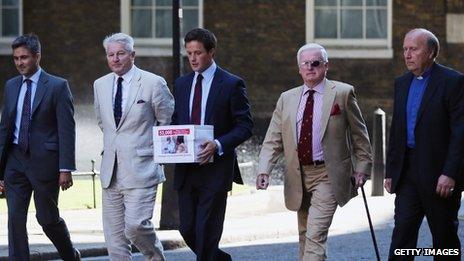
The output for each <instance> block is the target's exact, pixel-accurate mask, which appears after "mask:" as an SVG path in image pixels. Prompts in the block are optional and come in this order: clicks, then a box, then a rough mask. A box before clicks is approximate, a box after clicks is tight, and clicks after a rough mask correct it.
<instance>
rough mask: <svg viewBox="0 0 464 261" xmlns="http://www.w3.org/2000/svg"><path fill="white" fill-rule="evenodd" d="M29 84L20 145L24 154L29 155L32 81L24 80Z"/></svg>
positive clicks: (21, 125)
mask: <svg viewBox="0 0 464 261" xmlns="http://www.w3.org/2000/svg"><path fill="white" fill-rule="evenodd" d="M24 81H25V82H26V84H27V90H26V95H24V100H23V111H22V113H21V123H20V125H19V137H18V145H19V149H20V150H21V152H22V153H27V151H28V149H29V125H30V123H31V88H32V81H31V80H30V79H26V80H24Z"/></svg>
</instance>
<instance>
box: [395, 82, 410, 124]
mask: <svg viewBox="0 0 464 261" xmlns="http://www.w3.org/2000/svg"><path fill="white" fill-rule="evenodd" d="M411 81H412V73H408V74H407V75H406V77H405V79H404V80H400V81H399V83H398V84H399V85H398V89H397V90H396V91H397V92H398V94H397V97H398V103H397V104H398V106H399V107H398V112H399V114H398V115H399V117H400V122H399V125H401V126H402V129H404V131H405V133H406V126H407V124H406V106H407V104H408V96H409V88H410V87H411Z"/></svg>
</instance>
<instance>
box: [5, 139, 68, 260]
mask: <svg viewBox="0 0 464 261" xmlns="http://www.w3.org/2000/svg"><path fill="white" fill-rule="evenodd" d="M31 161H32V159H31V158H30V156H29V155H28V154H23V153H22V152H21V151H20V149H19V147H18V146H17V145H13V148H12V149H11V151H10V153H9V155H8V160H7V164H6V168H5V185H6V201H7V205H8V251H9V260H15V261H19V260H29V244H28V238H27V229H26V222H27V211H28V208H29V203H30V201H31V196H32V192H33V191H34V204H35V208H36V218H37V221H38V223H39V224H40V225H41V226H42V229H43V231H44V233H45V234H46V235H47V237H48V238H49V239H50V240H51V241H52V243H53V245H55V247H56V249H57V250H58V253H59V255H60V257H61V258H62V259H63V260H65V261H67V260H74V248H73V245H72V243H71V238H70V236H69V232H68V228H67V226H66V223H65V222H64V220H63V219H62V218H60V214H59V210H58V194H59V185H58V175H59V173H58V170H57V173H56V179H53V180H49V181H39V180H38V179H37V177H36V176H37V175H36V174H37V173H36V172H35V170H34V169H31V168H30V167H29V166H30V163H31Z"/></svg>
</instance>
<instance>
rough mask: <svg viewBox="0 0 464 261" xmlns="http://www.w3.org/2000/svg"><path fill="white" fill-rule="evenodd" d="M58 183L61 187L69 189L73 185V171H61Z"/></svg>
mask: <svg viewBox="0 0 464 261" xmlns="http://www.w3.org/2000/svg"><path fill="white" fill-rule="evenodd" d="M58 184H59V185H60V187H61V190H63V191H64V190H67V189H68V188H70V187H71V186H72V185H73V180H72V175H71V172H69V171H67V172H60V179H59V181H58Z"/></svg>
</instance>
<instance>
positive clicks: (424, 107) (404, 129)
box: [385, 29, 464, 260]
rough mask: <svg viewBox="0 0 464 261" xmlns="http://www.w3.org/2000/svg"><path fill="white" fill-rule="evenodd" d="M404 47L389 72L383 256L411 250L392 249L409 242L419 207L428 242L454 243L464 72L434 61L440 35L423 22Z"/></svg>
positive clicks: (463, 142) (463, 140)
mask: <svg viewBox="0 0 464 261" xmlns="http://www.w3.org/2000/svg"><path fill="white" fill-rule="evenodd" d="M403 49H404V59H405V63H406V67H407V68H408V70H409V72H408V73H406V74H404V75H402V76H400V77H399V78H397V79H396V80H395V99H394V110H393V119H392V125H391V131H390V141H389V148H388V155H387V171H386V179H385V188H386V189H387V191H388V192H390V193H396V199H395V228H394V230H393V234H392V242H391V246H390V256H389V258H390V260H400V259H401V260H403V259H405V260H412V259H413V258H414V256H400V255H398V254H399V253H398V251H399V250H398V249H401V248H415V247H416V244H417V236H418V230H419V227H420V225H421V223H422V219H423V218H424V215H425V216H426V217H427V222H428V224H429V228H430V231H431V232H432V237H433V247H434V248H436V249H455V250H456V252H455V253H458V252H460V249H461V244H460V242H459V238H458V235H457V230H458V218H457V215H458V210H459V205H460V201H461V191H462V188H463V179H462V172H461V171H462V169H461V164H462V161H463V156H464V76H463V75H462V74H461V73H459V72H456V71H454V70H452V69H450V68H448V67H445V66H442V65H440V64H438V63H436V62H435V59H436V57H437V55H438V52H439V42H438V39H437V37H436V36H435V35H434V34H433V33H431V32H430V31H428V30H425V29H414V30H412V31H410V32H408V33H407V34H406V36H405V38H404V44H403ZM441 258H443V259H446V260H454V259H456V260H460V255H457V256H441ZM435 259H436V260H437V259H440V256H436V257H435Z"/></svg>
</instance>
